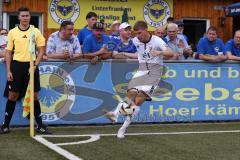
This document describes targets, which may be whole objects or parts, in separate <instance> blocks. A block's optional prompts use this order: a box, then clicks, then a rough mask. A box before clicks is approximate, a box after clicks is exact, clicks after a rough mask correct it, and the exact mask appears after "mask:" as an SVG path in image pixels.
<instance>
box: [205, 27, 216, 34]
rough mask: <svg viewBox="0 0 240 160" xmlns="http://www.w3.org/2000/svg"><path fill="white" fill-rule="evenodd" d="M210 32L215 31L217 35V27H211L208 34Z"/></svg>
mask: <svg viewBox="0 0 240 160" xmlns="http://www.w3.org/2000/svg"><path fill="white" fill-rule="evenodd" d="M209 31H215V32H216V33H217V27H215V26H210V27H209V28H208V30H207V32H209Z"/></svg>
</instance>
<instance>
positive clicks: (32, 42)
mask: <svg viewBox="0 0 240 160" xmlns="http://www.w3.org/2000/svg"><path fill="white" fill-rule="evenodd" d="M29 51H30V71H29V72H30V83H29V84H30V137H34V136H35V133H34V64H33V63H34V60H36V57H35V35H34V27H33V26H31V34H30V43H29Z"/></svg>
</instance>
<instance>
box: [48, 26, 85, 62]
mask: <svg viewBox="0 0 240 160" xmlns="http://www.w3.org/2000/svg"><path fill="white" fill-rule="evenodd" d="M73 32H74V24H73V22H71V21H63V22H62V24H61V26H60V30H59V31H56V32H54V33H52V34H51V35H50V36H49V38H48V41H47V56H48V58H53V59H64V60H70V61H71V62H73V61H74V60H76V59H78V58H80V57H81V56H82V51H81V46H80V44H79V41H78V39H77V37H76V36H75V35H73Z"/></svg>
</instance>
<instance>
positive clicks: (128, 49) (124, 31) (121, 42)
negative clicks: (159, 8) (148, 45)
mask: <svg viewBox="0 0 240 160" xmlns="http://www.w3.org/2000/svg"><path fill="white" fill-rule="evenodd" d="M131 29H132V27H131V26H130V24H128V23H127V22H124V23H122V24H121V25H120V26H119V33H120V39H116V38H111V40H110V42H109V44H108V47H109V49H110V50H112V51H113V58H116V59H126V58H130V59H137V48H136V47H135V45H134V44H133V41H132V39H131V34H132V31H131Z"/></svg>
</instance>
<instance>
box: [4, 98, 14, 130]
mask: <svg viewBox="0 0 240 160" xmlns="http://www.w3.org/2000/svg"><path fill="white" fill-rule="evenodd" d="M15 106H16V101H11V100H9V99H8V100H7V104H6V109H5V119H4V123H3V125H4V126H6V127H9V124H10V121H11V119H12V115H13V112H14V110H15Z"/></svg>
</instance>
